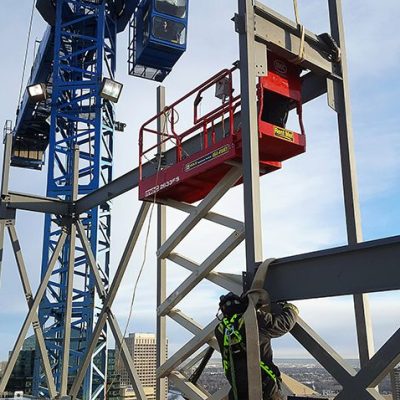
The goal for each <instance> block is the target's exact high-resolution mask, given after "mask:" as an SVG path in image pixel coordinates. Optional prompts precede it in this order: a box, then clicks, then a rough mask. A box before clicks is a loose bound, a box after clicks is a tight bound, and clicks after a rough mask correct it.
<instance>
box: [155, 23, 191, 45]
mask: <svg viewBox="0 0 400 400" xmlns="http://www.w3.org/2000/svg"><path fill="white" fill-rule="evenodd" d="M153 24H154V28H153V33H154V35H155V36H156V37H157V38H158V39H161V40H166V41H168V42H172V43H180V40H181V39H180V34H181V31H182V30H183V29H184V25H182V24H178V23H176V22H174V21H169V20H167V19H165V18H160V17H157V18H154V20H153Z"/></svg>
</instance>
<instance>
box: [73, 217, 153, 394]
mask: <svg viewBox="0 0 400 400" xmlns="http://www.w3.org/2000/svg"><path fill="white" fill-rule="evenodd" d="M77 230H78V233H79V237H80V239H81V241H82V244H83V247H84V251H85V254H86V256H87V259H88V260H89V266H90V269H91V271H92V273H93V276H94V278H95V281H96V283H95V284H96V289H97V291H98V294H99V297H100V298H101V299H103V300H105V298H106V294H107V293H106V290H105V287H104V284H103V282H102V280H101V278H100V274H99V271H98V267H97V263H96V260H95V257H94V254H93V251H92V249H91V247H90V243H89V240H88V238H87V237H86V234H85V231H84V227H83V225H82V223H80V222H78V223H77ZM102 319H103V318H102ZM106 319H107V320H108V322H109V324H110V327H111V331H112V332H113V335H114V338H115V341H116V344H117V347H118V348H119V351H120V354H121V356H122V360H123V362H124V364H125V368H126V370H127V373H128V375H129V379H130V381H131V383H132V386H133V388H134V390H135V393H136V396H137V397H138V399H139V400H146V396H145V393H144V390H143V387H142V385H141V383H140V379H139V375H138V373H137V371H136V368H135V366H134V364H133V360H132V356H131V354H130V353H129V349H128V346H127V345H126V343H125V340H124V337H123V335H122V332H121V329H120V327H119V325H118V322H117V320H116V319H115V316H114V314H113V313H112V311H111V308H110V307H108V309H107V315H106ZM99 320H100V318H99ZM103 320H104V319H103ZM103 327H104V324H103ZM96 328H97V327H96ZM102 330H103V328H101V331H102ZM95 346H96V343H95V342H94V341H93V342H92V343H91V346H90V349H93V353H92V356H93V357H94V356H95ZM80 373H81V372H80ZM82 375H83V374H82Z"/></svg>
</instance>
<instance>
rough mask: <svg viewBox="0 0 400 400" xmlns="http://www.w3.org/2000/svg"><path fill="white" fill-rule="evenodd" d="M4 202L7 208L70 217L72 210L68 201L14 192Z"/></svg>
mask: <svg viewBox="0 0 400 400" xmlns="http://www.w3.org/2000/svg"><path fill="white" fill-rule="evenodd" d="M2 202H3V204H4V205H5V206H6V207H7V208H11V209H16V210H18V209H19V210H26V211H34V212H40V213H47V214H57V215H65V216H68V215H69V214H70V210H71V203H70V202H68V201H63V200H58V199H52V198H50V197H42V196H36V195H32V194H26V193H17V192H12V191H10V192H9V194H8V196H7V198H6V199H5V200H3V201H2Z"/></svg>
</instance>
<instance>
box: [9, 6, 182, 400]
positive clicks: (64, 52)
mask: <svg viewBox="0 0 400 400" xmlns="http://www.w3.org/2000/svg"><path fill="white" fill-rule="evenodd" d="M187 3H188V2H187V0H37V1H36V8H37V10H38V11H39V12H40V14H41V15H42V17H43V18H44V20H45V21H46V22H47V23H48V24H49V26H48V28H47V30H46V32H45V35H44V37H43V39H42V41H41V44H40V47H39V49H38V52H37V55H36V58H35V61H34V65H33V68H32V72H31V76H30V79H29V82H28V90H27V91H26V93H25V94H24V97H23V99H22V102H21V104H20V105H19V108H18V112H17V120H16V124H15V129H14V131H13V146H12V156H11V164H12V165H13V166H17V167H22V168H30V169H37V170H40V169H42V167H43V165H44V164H45V153H46V150H47V149H48V160H47V164H48V179H47V196H48V197H53V198H60V199H63V200H67V201H72V200H73V199H72V193H73V177H74V148H75V147H76V146H79V163H78V165H79V167H78V169H79V173H78V195H85V194H88V193H90V192H92V191H94V190H96V189H98V188H99V187H101V186H103V185H106V184H107V183H109V182H110V181H111V180H112V167H113V134H114V130H115V126H116V121H115V110H114V108H115V105H114V102H116V101H117V98H115V99H112V96H109V95H106V94H105V90H104V89H105V85H106V84H107V82H108V83H110V82H111V84H112V85H118V84H117V83H116V82H115V71H116V44H117V34H118V33H120V32H122V31H124V30H125V29H126V27H127V26H128V25H129V26H130V29H131V38H134V39H135V40H131V42H130V46H129V48H130V50H131V51H134V52H135V54H136V55H138V58H137V60H134V59H133V58H132V57H131V55H130V58H129V65H130V72H131V73H132V72H133V71H134V70H135V69H136V70H137V69H138V68H144V69H145V70H146V71H148V70H150V69H153V70H155V71H157V73H156V74H153V76H144V75H143V74H137V73H132V74H133V75H136V76H141V77H145V78H150V79H154V80H163V79H164V78H165V77H166V76H167V75H168V73H169V72H170V71H171V69H172V67H173V65H174V64H175V63H176V61H177V60H178V59H179V57H180V56H181V54H182V53H183V52H184V51H185V50H186V26H187ZM143 10H147V12H148V20H146V19H145V18H144V16H143ZM131 20H132V22H130V21H131ZM160 23H161V25H160ZM157 24H158V25H157ZM174 24H175V25H174ZM166 25H167V26H166ZM157 26H158V27H157ZM172 29H174V32H175V33H174V34H173V36H171V32H172ZM146 32H147V33H146ZM146 35H147V36H146ZM168 35H169V36H168ZM145 36H146V37H147V39H146V40H145V41H144V40H143V38H144V37H145ZM139 38H140V40H139ZM139 65H141V67H140V66H139ZM35 86H38V87H39V89H40V88H41V89H42V91H43V93H42V95H43V97H41V98H39V99H35V98H34V97H32V93H29V88H34V87H35ZM39 91H40V90H39ZM39 97H40V96H39ZM79 218H80V221H81V222H82V224H83V226H84V228H85V230H86V234H87V237H88V238H89V241H90V243H91V247H92V250H93V253H94V254H95V256H96V259H97V264H98V266H99V269H100V274H101V278H102V280H103V282H104V285H105V287H106V288H107V285H108V276H109V263H110V232H111V205H110V204H109V203H105V204H102V205H101V206H99V207H96V208H93V209H92V210H90V211H88V212H87V213H86V214H84V215H81V216H79ZM62 224H63V221H62V218H61V217H60V216H57V215H49V214H47V215H46V217H45V226H44V243H43V253H42V270H41V276H42V278H43V277H44V275H45V273H46V271H47V267H48V261H49V259H50V258H51V256H52V254H53V251H54V249H55V246H56V243H57V241H58V238H59V237H60V235H61V232H62ZM71 246H73V247H74V250H73V251H72V252H71V251H70V248H71ZM71 253H72V254H74V255H75V257H74V276H73V282H74V286H73V296H72V298H73V300H72V318H71V326H70V330H71V345H70V350H69V357H68V358H69V362H68V376H69V378H70V379H71V378H72V377H74V375H76V372H77V370H78V368H79V365H80V363H81V360H82V358H83V357H84V355H85V353H86V351H87V347H88V344H89V342H90V340H91V337H92V333H93V328H94V324H95V323H96V310H97V308H98V307H99V306H100V305H101V304H100V299H98V298H97V295H96V294H95V292H96V291H95V280H94V277H93V275H92V272H91V271H90V269H89V266H88V262H87V259H86V254H85V253H84V250H83V247H82V245H81V243H80V242H79V240H78V238H77V240H76V241H75V238H73V239H70V240H68V242H67V245H66V246H64V249H63V251H62V254H61V256H60V257H59V263H58V266H57V267H56V268H55V269H54V271H53V274H52V278H51V279H50V281H49V283H48V285H47V291H46V296H45V297H44V299H43V301H42V302H41V304H40V307H39V320H40V324H41V326H42V327H43V331H44V336H45V342H46V347H47V350H48V353H49V357H50V362H51V366H52V371H53V375H54V378H55V384H56V388H57V390H58V391H59V392H60V387H62V386H63V383H62V376H63V371H62V364H63V339H64V336H65V328H66V326H64V325H65V313H66V303H67V287H68V280H69V277H68V265H69V259H70V254H71ZM106 341H107V332H106V331H104V332H103V335H102V336H101V340H100V341H99V343H98V345H97V349H96V352H95V355H94V357H93V358H92V363H91V366H90V368H88V370H87V373H86V378H85V380H84V385H83V388H82V393H81V396H80V397H82V398H83V399H97V398H98V399H102V398H104V397H105V385H106V365H107V348H106ZM36 353H37V354H38V352H36ZM64 375H65V374H64ZM64 386H65V383H64ZM64 391H65V387H64ZM33 394H34V395H35V396H40V397H46V396H47V395H48V390H47V384H46V380H45V377H44V374H43V371H42V365H41V361H40V359H39V356H37V359H36V360H35V372H34V379H33ZM64 394H65V393H64ZM61 395H63V393H61Z"/></svg>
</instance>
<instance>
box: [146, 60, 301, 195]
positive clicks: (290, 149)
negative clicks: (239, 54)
mask: <svg viewBox="0 0 400 400" xmlns="http://www.w3.org/2000/svg"><path fill="white" fill-rule="evenodd" d="M268 60H269V62H268V68H269V71H268V76H266V77H262V78H260V80H259V86H258V99H259V138H260V146H259V147H260V173H261V175H263V174H266V173H269V172H272V171H276V170H278V169H280V168H281V161H283V160H285V159H287V158H290V157H293V156H295V155H297V154H300V153H302V152H304V151H305V134H304V127H303V122H302V103H301V81H300V71H299V70H298V67H297V66H294V65H291V64H288V63H287V62H286V61H284V60H281V59H279V58H278V57H276V56H274V55H272V54H269V57H268ZM285 63H286V64H285ZM236 69H237V67H234V68H232V69H224V70H222V71H220V72H218V73H217V74H215V75H214V76H213V77H211V78H210V79H208V80H207V81H206V82H204V83H203V84H201V85H199V86H197V87H196V88H195V89H193V90H192V91H191V92H189V93H188V94H186V95H185V96H183V97H181V98H180V99H179V100H177V101H176V102H175V103H173V104H172V105H170V106H168V107H166V108H165V109H164V110H163V111H162V112H160V113H158V114H157V115H155V116H154V117H152V118H151V119H149V120H148V121H147V122H145V123H144V124H143V125H142V127H141V129H140V133H139V178H140V180H139V198H140V199H141V200H154V199H155V196H157V197H159V198H172V199H175V200H178V201H185V202H188V203H192V202H194V201H197V200H200V199H202V198H204V197H205V196H206V195H207V194H208V193H209V192H210V190H211V189H212V188H213V187H214V186H215V185H216V184H217V183H218V182H219V181H220V180H221V179H222V177H223V176H224V175H225V173H226V172H227V171H228V170H229V169H230V168H231V167H230V165H229V164H227V161H233V160H236V161H239V162H240V161H241V158H242V140H241V135H242V132H241V128H240V125H239V126H236V127H235V114H237V113H238V111H239V109H240V105H241V100H240V95H237V96H234V95H233V93H234V91H233V73H234V72H235V70H236ZM221 80H225V81H226V82H225V84H227V85H228V93H227V94H226V98H225V99H224V101H223V102H222V104H221V105H220V106H218V107H217V108H216V109H214V110H212V111H210V112H208V113H206V114H205V115H203V116H200V115H199V104H200V103H201V99H202V96H203V94H204V92H205V91H207V90H208V89H210V88H212V87H213V86H214V85H216V84H217V83H218V82H220V81H221ZM264 91H270V92H274V93H277V94H279V95H281V96H283V97H285V98H288V99H290V100H292V101H293V102H295V103H296V108H297V113H298V116H299V123H300V129H301V134H299V133H296V132H293V131H289V130H287V129H285V128H284V127H279V126H276V125H273V124H271V123H268V122H266V121H263V120H262V111H263V107H264V97H263V96H264ZM191 96H195V100H194V103H193V126H192V127H190V128H189V129H187V130H185V131H184V132H181V133H178V132H177V129H176V128H177V127H176V118H175V116H176V112H177V110H176V109H177V107H178V106H180V105H181V104H182V103H183V102H185V101H187V100H188V98H189V97H191ZM167 115H170V118H167ZM163 116H165V117H166V128H167V129H166V132H165V133H161V132H158V131H157V130H155V129H152V128H151V126H153V125H154V124H155V123H156V121H157V120H158V119H159V118H161V117H163ZM219 121H223V122H224V121H228V122H227V123H228V126H229V128H228V131H227V132H224V137H223V138H222V139H221V138H220V139H219V140H218V141H217V140H216V135H215V127H216V125H217V123H219ZM149 133H150V134H155V135H158V136H161V137H162V138H163V139H162V141H161V143H162V144H164V143H168V142H171V143H172V144H173V146H174V147H176V162H175V164H173V165H171V166H169V167H167V168H164V169H162V168H161V169H160V170H159V171H158V172H156V173H154V175H152V176H150V177H143V163H144V159H145V158H146V156H147V155H148V154H149V153H150V152H152V151H154V150H156V149H157V148H158V146H159V144H157V143H155V144H154V145H152V146H150V147H149V148H147V149H146V150H144V149H143V139H144V135H145V134H149ZM194 134H202V136H203V143H202V149H201V150H199V151H197V152H196V153H194V154H187V155H186V157H184V155H183V143H184V142H185V140H187V139H188V138H189V137H192V136H194ZM239 183H241V181H239V182H237V184H239Z"/></svg>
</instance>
